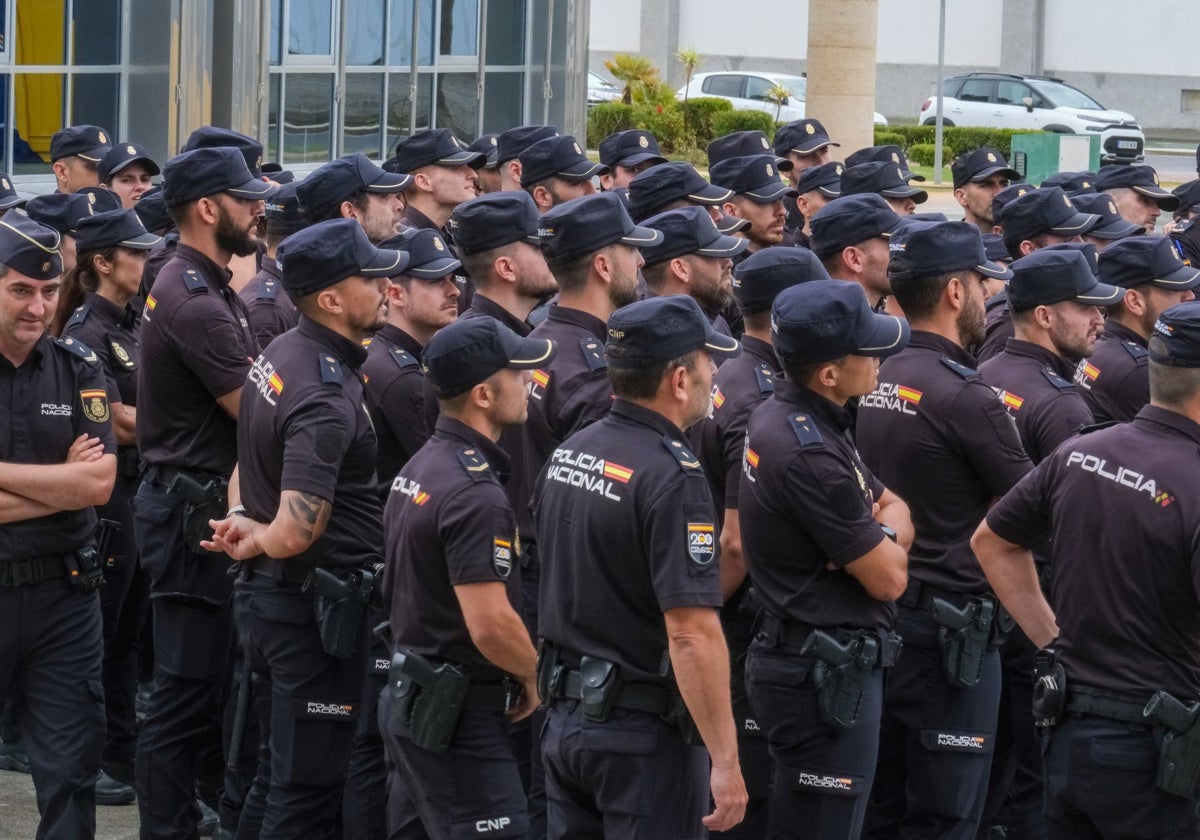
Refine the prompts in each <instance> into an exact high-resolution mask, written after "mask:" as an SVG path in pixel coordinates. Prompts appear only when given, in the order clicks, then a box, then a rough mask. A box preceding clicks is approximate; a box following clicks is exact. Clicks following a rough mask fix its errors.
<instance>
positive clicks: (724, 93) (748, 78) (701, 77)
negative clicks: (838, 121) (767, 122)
mask: <svg viewBox="0 0 1200 840" xmlns="http://www.w3.org/2000/svg"><path fill="white" fill-rule="evenodd" d="M776 85H779V86H781V87H784V88H787V90H788V93H789V94H790V96H788V98H787V99H786V100H785V101H784V103H783V107H781V108H779V117H778V119H779V121H780V122H785V123H789V122H792V121H793V120H802V119H804V100H805V99H806V98H807V93H808V79H806V78H804V77H803V76H787V75H782V74H780V73H759V72H756V71H753V70H749V71H745V72H743V71H741V70H737V71H732V70H731V71H719V72H715V73H697V74H696V75H695V76H692V81H691V82H690V83H689V84H687V85H685V86H684V87H681V88H680V89H679V91H678V92H677V93H676V94H675V95H676V96H677V97H678V98H679V99H683V95H684V92H686V93H687V96H688V98H689V99H695V98H696V97H698V96H715V97H717V98H719V99H728V100H729V101H730V102H732V103H733V110H735V111H766V112H767V113H768V114H770V115H771V116H775V109H776V105H775V103H774V102H772V101H770V100H769V99H768V98H767V94H768V92H769V91H770V90H771V88H773V87H775V86H776ZM887 124H888V122H887V120H885V119H884V118H883V115H882V114H875V125H887Z"/></svg>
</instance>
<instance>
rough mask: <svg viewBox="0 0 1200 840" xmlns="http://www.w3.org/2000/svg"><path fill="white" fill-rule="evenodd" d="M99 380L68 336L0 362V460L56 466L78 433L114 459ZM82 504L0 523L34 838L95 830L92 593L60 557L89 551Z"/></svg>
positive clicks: (3, 658)
mask: <svg viewBox="0 0 1200 840" xmlns="http://www.w3.org/2000/svg"><path fill="white" fill-rule="evenodd" d="M105 381H106V380H105V373H104V370H103V368H102V367H101V365H100V364H99V362H98V360H97V358H96V354H95V353H93V352H92V351H91V350H90V349H88V348H87V347H86V346H85V345H83V344H81V343H79V342H78V341H76V340H75V339H72V338H62V339H53V338H50V337H49V336H48V335H47V336H43V337H42V338H41V339H40V340H39V341H38V343H37V344H36V345H35V346H34V348H33V350H32V351H31V352H30V354H29V357H28V358H27V359H26V360H25V361H24V362H23V363H22V364H21V366H20V367H17V368H14V367H13V366H12V363H11V362H9V361H8V359H7V358H5V357H3V356H0V400H2V401H3V403H4V404H5V405H6V406H7V410H6V411H4V412H0V461H3V462H7V463H15V464H61V463H63V462H64V461H66V458H67V451H68V450H69V449H70V447H71V444H72V443H73V442H74V441H75V439H76V438H77V437H79V436H80V435H83V434H86V435H89V436H91V437H98V438H100V440H101V441H102V442H103V444H104V451H105V453H106V454H112V455H115V454H116V451H117V446H116V440H115V439H114V438H113V434H112V425H111V422H110V418H109V414H110V409H109V406H108V398H107V394H106V391H105ZM95 531H96V514H95V512H94V511H93V510H92V508H90V507H89V508H83V509H81V510H67V511H60V512H58V513H53V514H50V515H48V516H40V517H37V518H35V519H25V520H20V521H15V522H8V523H4V524H0V697H8V696H10V694H12V693H13V692H14V691H15V692H18V693H19V694H20V696H21V697H22V698H24V702H23V703H21V704H20V720H21V728H22V730H23V731H24V735H25V737H24V744H25V749H26V750H27V751H28V753H29V758H30V762H31V765H32V770H33V781H34V785H35V786H36V788H37V799H38V810H39V811H40V813H41V817H42V819H41V823H40V825H39V827H38V837H39V838H46V840H75V838H80V837H91V836H93V835H94V834H95V831H96V797H95V783H96V774H97V773H98V772H99V770H100V758H101V752H102V750H103V746H104V687H103V685H102V683H101V658H102V655H103V650H102V646H103V637H102V631H101V620H100V598H99V596H98V595H97V594H96V592H95V591H91V592H86V591H84V588H83V587H81V586H73V585H71V584H70V583H69V582H68V577H67V576H68V566H67V562H68V558H74V557H76V556H77V553H78V552H79V551H80V549H85V548H88V547H90V546H92V545H93V544H94V536H95Z"/></svg>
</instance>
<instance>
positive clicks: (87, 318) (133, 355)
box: [63, 292, 141, 408]
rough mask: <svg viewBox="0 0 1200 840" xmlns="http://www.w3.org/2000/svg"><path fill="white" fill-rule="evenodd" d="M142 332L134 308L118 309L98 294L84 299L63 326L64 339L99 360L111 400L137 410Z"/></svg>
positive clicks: (88, 294) (139, 320)
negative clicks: (76, 343) (72, 340)
mask: <svg viewBox="0 0 1200 840" xmlns="http://www.w3.org/2000/svg"><path fill="white" fill-rule="evenodd" d="M140 332H141V319H140V318H139V317H138V316H137V313H136V312H135V310H134V308H133V306H132V305H131V304H126V305H125V306H118V305H117V304H115V303H113V302H112V301H111V300H109V299H108V298H106V297H102V296H100V295H98V294H96V293H95V292H88V293H87V294H86V295H84V299H83V303H82V304H80V305H79V307H78V308H76V310H75V311H74V312H73V313H71V317H70V318H69V319H67V323H66V324H65V325H64V326H63V335H66V336H70V337H71V338H74V339H75V340H76V341H81V342H83V343H84V344H85V345H86V346H87V347H88V348H89V349H91V350H92V351H93V352H94V353H95V354H96V357H97V358H98V359H99V360H100V366H101V367H102V368H103V369H104V376H105V382H106V386H105V387H106V390H107V391H108V398H109V399H110V400H111V401H112V402H119V403H124V404H125V405H127V406H129V407H130V408H134V407H136V406H137V380H138V359H139V356H140V354H141V344H140V343H139V333H140Z"/></svg>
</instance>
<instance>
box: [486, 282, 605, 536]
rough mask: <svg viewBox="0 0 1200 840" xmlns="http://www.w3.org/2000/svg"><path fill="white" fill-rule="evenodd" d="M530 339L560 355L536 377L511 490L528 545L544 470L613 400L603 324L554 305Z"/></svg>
mask: <svg viewBox="0 0 1200 840" xmlns="http://www.w3.org/2000/svg"><path fill="white" fill-rule="evenodd" d="M529 335H530V337H532V338H548V339H550V340H551V341H554V342H555V343H556V344H557V345H558V352H557V354H556V355H555V356H554V358H552V359H551V360H550V362H549V363H548V364H546V366H545V367H543V368H539V369H538V370H535V371H534V372H533V380H532V381H531V382H530V384H529V419H527V420H526V421H525V423H524V424H523V425H522V426H518V427H517V430H518V431H519V432H520V437H521V444H520V446H519V450H520V452H521V463H520V465H519V467H518V469H516V470H515V471H514V475H513V477H512V480H511V481H509V482H508V486H507V490H508V491H509V499H510V500H511V502H512V506H513V511H515V512H516V515H517V525H518V526H519V527H520V528H521V533H522V534H525V535H527V536H526V539H525V542H527V543H528V542H529V541H530V538H531V537H532V536H533V513H532V511H531V509H530V503H531V502H532V500H533V485H534V482H535V481H536V480H537V477H538V474H539V473H540V472H541V471H542V467H544V466H545V465H546V461H548V460H549V459H550V456H551V455H552V454H553V453H554V450H555V449H556V448H557V447H558V445H559V444H560V443H562V442H563V441H564V440H566V439H567V438H568V437H570V436H571V435H573V434H574V433H575V432H577V431H579V430H580V429H582V428H583V427H584V426H587V425H588V424H590V423H594V422H595V421H597V420H599V419H600V418H602V417H603V416H604V415H606V414H608V410H609V408H611V407H612V400H613V393H612V385H610V384H609V381H608V362H607V360H606V359H605V358H604V341H605V338H606V337H607V328H606V327H605V325H604V322H603V321H601V320H600V319H599V318H597V317H595V316H594V315H589V314H588V313H587V312H584V311H582V310H580V309H570V308H568V307H565V306H559V305H558V304H551V305H550V311H549V313H548V315H547V317H546V320H545V321H543V322H542V323H541V324H540V325H539V326H538V327H536V328H535V329H534V330H533V332H531V333H530V334H529Z"/></svg>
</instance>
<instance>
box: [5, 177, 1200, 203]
mask: <svg viewBox="0 0 1200 840" xmlns="http://www.w3.org/2000/svg"><path fill="white" fill-rule="evenodd" d="M1171 194H1172V195H1174V196H1175V197H1176V198H1178V199H1179V208H1178V209H1179V210H1196V209H1200V180H1192V181H1187V182H1185V183H1182V184H1180V185H1179V186H1178V187H1176V188H1175V189H1173V190H1171ZM2 206H3V205H0V207H2Z"/></svg>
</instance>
